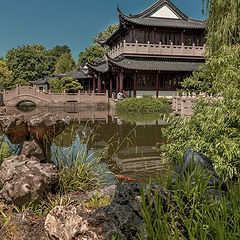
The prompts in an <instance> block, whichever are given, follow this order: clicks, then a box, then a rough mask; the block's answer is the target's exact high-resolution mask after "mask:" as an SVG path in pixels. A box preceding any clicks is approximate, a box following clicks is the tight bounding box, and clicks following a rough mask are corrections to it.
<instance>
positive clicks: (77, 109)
mask: <svg viewBox="0 0 240 240" xmlns="http://www.w3.org/2000/svg"><path fill="white" fill-rule="evenodd" d="M15 111H16V109H15ZM17 111H19V110H17ZM43 112H51V113H60V112H67V113H68V114H69V115H70V116H71V117H72V118H73V119H74V121H73V122H72V124H71V125H70V126H69V127H67V128H66V129H65V130H64V131H63V132H62V134H61V135H59V136H58V137H57V138H56V139H55V141H54V142H53V144H52V152H54V151H56V149H57V148H58V150H60V152H62V153H63V154H67V152H68V151H69V149H72V152H73V153H77V152H78V151H79V149H80V150H83V149H85V150H84V151H86V152H87V154H88V155H89V156H91V157H90V158H89V160H91V161H94V159H96V157H97V156H99V154H100V153H102V151H103V150H105V153H106V154H105V155H104V158H103V159H102V164H103V165H107V166H108V167H109V168H110V170H111V171H113V172H114V173H115V174H122V175H124V176H128V177H131V178H135V179H138V180H140V181H144V182H146V181H148V180H149V177H150V176H151V177H152V178H153V179H156V178H163V177H166V176H168V174H169V172H170V170H171V168H172V167H171V166H170V165H169V164H163V162H162V160H161V157H160V153H159V152H157V151H155V150H154V147H155V146H156V143H160V144H164V139H163V137H162V128H163V124H164V123H163V121H162V120H161V119H157V118H156V119H154V118H152V116H151V118H148V117H147V116H144V117H142V119H144V120H146V119H150V120H151V122H149V121H147V123H142V122H140V121H137V122H134V121H132V120H131V121H126V120H123V119H122V118H121V116H119V117H118V116H116V115H115V113H114V111H112V110H109V109H107V108H103V107H101V106H99V107H90V106H79V105H76V106H75V105H74V104H71V105H68V106H66V105H65V106H64V107H61V108H57V109H56V108H54V109H49V108H36V109H35V110H33V111H32V112H25V113H24V114H26V115H30V114H31V115H37V114H39V113H41V114H42V113H43ZM157 117H159V116H157Z"/></svg>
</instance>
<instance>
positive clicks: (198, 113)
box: [163, 100, 240, 179]
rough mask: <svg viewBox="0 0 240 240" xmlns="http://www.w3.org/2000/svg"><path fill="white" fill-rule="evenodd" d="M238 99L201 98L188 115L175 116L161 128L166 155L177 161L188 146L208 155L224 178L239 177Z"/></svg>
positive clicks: (239, 126)
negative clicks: (216, 99) (193, 111)
mask: <svg viewBox="0 0 240 240" xmlns="http://www.w3.org/2000/svg"><path fill="white" fill-rule="evenodd" d="M239 111H240V102H239V101H237V100H233V101H232V100H218V101H211V102H206V101H204V100H200V102H198V103H197V106H196V108H195V114H194V115H193V116H192V117H191V118H186V117H177V118H175V119H174V121H172V123H171V124H170V125H169V127H168V128H166V129H163V133H164V136H165V137H166V138H167V139H168V144H167V145H166V146H165V147H166V149H165V150H166V153H165V154H166V155H167V156H168V157H169V159H171V160H173V161H174V162H177V161H178V160H179V159H182V157H183V152H184V150H185V149H187V148H194V149H196V150H197V151H199V152H202V153H203V154H205V155H206V156H208V157H209V158H210V159H211V160H212V161H213V163H214V166H215V170H216V172H217V173H218V174H219V175H220V176H221V177H222V178H223V179H231V178H233V177H234V176H238V177H240V165H239V162H240V115H239Z"/></svg>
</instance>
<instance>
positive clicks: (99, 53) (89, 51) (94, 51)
mask: <svg viewBox="0 0 240 240" xmlns="http://www.w3.org/2000/svg"><path fill="white" fill-rule="evenodd" d="M118 26H119V25H118V24H114V25H109V26H108V27H107V29H105V30H104V32H99V33H98V35H97V36H96V37H94V38H93V40H92V43H93V44H92V45H91V46H90V47H88V48H86V49H85V51H82V52H80V54H79V59H78V65H79V66H80V65H81V64H83V63H84V62H85V61H88V62H90V63H93V62H94V60H96V59H98V58H102V57H103V56H104V55H105V54H106V52H108V51H109V48H108V47H102V46H101V45H99V44H98V43H97V40H103V39H107V38H108V37H109V36H110V35H111V34H112V33H113V32H114V31H115V30H116V29H117V28H118Z"/></svg>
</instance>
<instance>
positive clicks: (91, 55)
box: [78, 44, 105, 65]
mask: <svg viewBox="0 0 240 240" xmlns="http://www.w3.org/2000/svg"><path fill="white" fill-rule="evenodd" d="M104 55H105V52H104V48H103V47H101V46H100V45H99V44H96V45H92V46H90V47H89V48H86V49H85V51H84V52H80V54H79V59H78V65H82V64H83V63H84V62H86V61H88V62H90V63H93V62H94V60H96V59H98V58H102V57H103V56H104Z"/></svg>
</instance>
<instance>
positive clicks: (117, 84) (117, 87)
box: [116, 72, 119, 94]
mask: <svg viewBox="0 0 240 240" xmlns="http://www.w3.org/2000/svg"><path fill="white" fill-rule="evenodd" d="M118 92H119V73H118V72H117V73H116V94H118Z"/></svg>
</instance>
